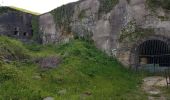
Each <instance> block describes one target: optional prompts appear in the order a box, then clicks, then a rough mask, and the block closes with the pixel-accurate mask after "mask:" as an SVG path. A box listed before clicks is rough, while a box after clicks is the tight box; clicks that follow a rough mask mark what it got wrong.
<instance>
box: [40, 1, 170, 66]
mask: <svg viewBox="0 0 170 100" xmlns="http://www.w3.org/2000/svg"><path fill="white" fill-rule="evenodd" d="M100 3H101V2H100V0H82V1H79V2H77V3H75V5H74V13H73V16H70V18H71V22H70V23H69V26H70V27H71V32H72V33H73V35H75V34H76V35H78V36H80V37H86V35H88V36H89V35H90V36H91V38H92V39H93V40H94V43H95V44H96V47H98V48H99V49H101V50H103V51H105V52H106V53H107V54H108V55H111V56H116V57H117V59H118V60H119V61H121V62H122V64H124V65H125V66H131V65H133V64H135V61H133V59H134V58H135V56H133V55H135V53H134V52H135V51H134V49H135V48H136V47H137V46H138V45H137V44H138V41H141V40H147V39H150V37H157V39H160V37H165V38H167V39H169V38H170V34H169V33H170V12H168V11H166V10H164V9H162V8H157V9H156V10H155V11H152V10H151V9H150V8H149V7H148V5H147V3H146V1H145V0H119V2H118V4H117V5H116V6H113V9H112V10H111V11H110V12H107V13H100V12H99V8H100V5H101V4H100ZM47 15H48V18H47V19H48V20H46V22H47V23H48V22H50V26H51V28H48V24H49V23H48V24H47V25H44V27H41V28H40V29H41V31H43V33H44V35H46V34H45V33H48V35H49V37H50V38H44V39H43V40H44V43H50V42H52V43H53V42H54V41H60V40H62V39H61V37H60V35H58V34H62V31H61V30H62V29H61V27H58V26H56V25H55V24H54V23H53V22H52V21H53V20H54V21H55V19H53V17H52V16H51V15H50V13H48V14H45V15H42V16H41V17H42V19H41V18H40V22H43V20H44V19H43V17H46V16H47ZM49 16H50V17H49ZM56 23H57V22H56ZM45 24H46V23H45ZM54 27H55V28H54ZM48 29H50V30H48ZM47 30H48V31H47ZM52 30H53V31H52ZM54 34H55V35H56V37H53V35H54ZM141 34H142V35H141ZM64 38H73V37H67V36H65V37H64ZM155 39H156V38H155ZM47 40H48V41H47Z"/></svg>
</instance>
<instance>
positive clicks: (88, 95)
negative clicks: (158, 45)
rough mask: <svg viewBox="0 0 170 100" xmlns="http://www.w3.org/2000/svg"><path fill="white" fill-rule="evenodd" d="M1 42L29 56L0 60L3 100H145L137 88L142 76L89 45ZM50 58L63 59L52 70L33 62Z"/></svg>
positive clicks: (0, 85)
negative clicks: (44, 99)
mask: <svg viewBox="0 0 170 100" xmlns="http://www.w3.org/2000/svg"><path fill="white" fill-rule="evenodd" d="M6 41H8V42H7V43H6ZM0 42H4V43H6V45H4V46H5V47H6V46H7V47H8V46H9V45H10V46H9V47H11V48H10V50H12V49H13V48H14V50H15V48H17V47H20V48H22V49H20V52H23V53H24V54H27V55H28V56H29V57H28V58H27V59H26V60H22V59H19V60H18V59H16V60H11V62H8V63H5V62H4V61H3V59H1V63H0V65H1V66H0V70H1V71H0V99H2V100H42V98H45V97H48V96H52V97H54V98H55V99H56V100H146V95H145V94H144V93H143V92H142V91H141V89H140V85H141V82H142V81H141V79H142V75H140V74H136V73H134V72H132V71H130V70H128V69H125V68H124V67H123V66H122V65H121V64H120V63H119V62H118V61H117V60H116V59H114V58H111V57H108V56H107V55H106V54H105V53H103V52H101V51H100V50H98V49H96V48H95V46H94V45H93V44H92V43H88V42H85V41H82V40H72V41H71V42H70V43H67V44H61V45H58V46H56V45H39V44H22V43H20V42H19V41H17V40H13V39H11V38H6V37H0ZM12 45H14V46H12ZM14 55H18V54H17V53H15V52H14ZM50 55H56V56H59V57H61V58H62V63H61V64H60V65H59V66H58V67H57V68H55V69H49V70H42V69H41V68H39V66H38V64H36V63H35V62H34V59H37V58H40V57H46V56H50Z"/></svg>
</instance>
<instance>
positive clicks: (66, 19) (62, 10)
mask: <svg viewBox="0 0 170 100" xmlns="http://www.w3.org/2000/svg"><path fill="white" fill-rule="evenodd" d="M51 13H52V14H53V16H54V19H55V23H56V26H58V27H60V28H61V29H62V28H63V30H64V31H66V32H67V33H69V32H70V31H71V28H70V26H69V25H70V23H71V18H72V16H73V13H74V4H73V3H71V4H68V5H63V6H61V7H59V8H57V9H55V10H53V11H52V12H51Z"/></svg>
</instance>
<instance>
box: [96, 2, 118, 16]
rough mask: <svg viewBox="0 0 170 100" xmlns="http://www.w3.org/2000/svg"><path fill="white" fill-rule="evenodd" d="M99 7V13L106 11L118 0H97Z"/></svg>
mask: <svg viewBox="0 0 170 100" xmlns="http://www.w3.org/2000/svg"><path fill="white" fill-rule="evenodd" d="M99 1H100V8H99V13H108V12H110V11H111V10H112V9H113V7H114V6H115V5H116V4H117V3H118V2H119V0H99Z"/></svg>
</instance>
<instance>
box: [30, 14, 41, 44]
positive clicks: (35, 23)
mask: <svg viewBox="0 0 170 100" xmlns="http://www.w3.org/2000/svg"><path fill="white" fill-rule="evenodd" d="M31 24H32V30H33V37H32V39H33V40H36V41H39V42H40V41H41V34H40V33H39V17H38V16H32V20H31Z"/></svg>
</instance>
